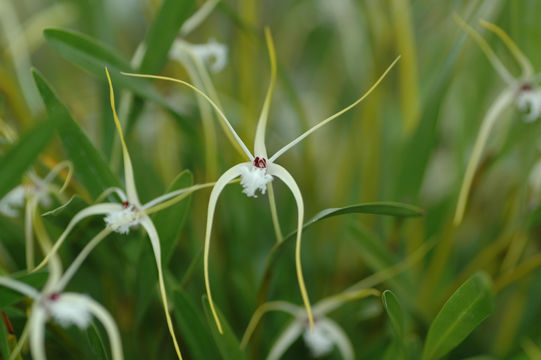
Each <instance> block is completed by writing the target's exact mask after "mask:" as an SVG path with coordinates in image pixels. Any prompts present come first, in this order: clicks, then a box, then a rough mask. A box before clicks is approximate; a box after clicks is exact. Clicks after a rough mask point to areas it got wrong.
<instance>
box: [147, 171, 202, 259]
mask: <svg viewBox="0 0 541 360" xmlns="http://www.w3.org/2000/svg"><path fill="white" fill-rule="evenodd" d="M192 185H193V175H192V173H191V171H189V170H184V171H182V172H181V173H180V174H179V175H177V177H176V178H175V179H174V180H173V182H172V183H171V185H170V186H169V188H168V189H167V192H171V191H175V190H179V189H184V188H187V187H190V186H192ZM190 199H191V196H190V197H188V198H187V199H184V200H182V201H180V202H179V203H177V204H175V205H173V206H171V207H169V208H167V209H165V210H162V211H160V212H159V213H157V214H156V215H155V216H154V217H153V222H154V225H155V226H156V229H157V230H158V235H159V236H160V244H161V249H162V260H163V262H164V264H167V263H168V261H169V259H171V255H173V250H174V249H175V246H176V244H177V243H178V239H179V235H180V231H181V230H182V226H183V225H184V220H185V219H186V215H187V214H188V209H189V208H190Z"/></svg>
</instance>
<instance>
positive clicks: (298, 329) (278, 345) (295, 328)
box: [267, 320, 305, 360]
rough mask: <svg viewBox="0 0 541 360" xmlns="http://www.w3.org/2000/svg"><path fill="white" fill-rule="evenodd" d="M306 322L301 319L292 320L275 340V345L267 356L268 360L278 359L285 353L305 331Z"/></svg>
mask: <svg viewBox="0 0 541 360" xmlns="http://www.w3.org/2000/svg"><path fill="white" fill-rule="evenodd" d="M304 328H305V327H304V324H303V322H302V321H301V320H294V321H293V322H291V323H290V324H289V325H288V326H287V328H286V329H285V330H284V331H283V332H282V333H281V334H280V336H278V339H277V340H276V341H275V343H274V345H272V348H271V350H270V352H269V355H268V356H267V360H278V359H280V358H281V357H282V355H284V354H285V352H286V351H287V349H289V348H290V347H291V345H293V343H294V342H295V340H297V339H298V338H299V336H300V335H301V334H302V332H303V331H304Z"/></svg>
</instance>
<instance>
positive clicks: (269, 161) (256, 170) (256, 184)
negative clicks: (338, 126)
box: [125, 29, 400, 333]
mask: <svg viewBox="0 0 541 360" xmlns="http://www.w3.org/2000/svg"><path fill="white" fill-rule="evenodd" d="M265 37H266V42H267V47H268V51H269V58H270V64H271V79H270V84H269V87H268V90H267V94H266V97H265V101H264V103H263V109H262V110H261V114H260V116H259V121H258V124H257V128H256V134H255V144H254V154H252V153H251V152H250V150H248V148H247V147H246V145H245V144H244V142H243V141H242V140H241V139H240V137H239V136H238V134H237V133H236V132H235V130H234V129H233V127H232V126H231V123H230V122H229V120H228V119H227V117H226V116H225V115H224V113H223V112H222V110H220V107H219V106H218V105H216V103H215V102H214V101H213V100H212V99H211V98H210V97H209V96H208V95H206V94H205V93H204V92H203V91H201V90H200V89H198V88H197V87H195V86H193V85H192V84H190V83H187V82H185V81H182V80H178V79H174V78H170V77H166V76H156V75H145V74H126V73H125V75H128V76H136V77H143V78H152V79H161V80H168V81H173V82H176V83H180V84H183V85H185V86H188V87H189V88H191V89H192V90H194V91H195V92H197V93H198V94H199V95H201V96H202V97H204V98H205V99H206V100H207V101H208V102H209V103H210V104H211V105H212V107H213V108H214V109H215V111H216V112H217V114H218V115H219V116H220V118H221V119H222V120H223V122H224V123H225V124H226V125H227V128H228V129H229V131H230V132H231V134H233V136H234V138H235V140H236V141H237V143H238V144H239V145H240V147H241V148H242V150H243V152H244V154H245V155H246V157H247V158H248V159H249V161H247V162H242V163H240V164H237V165H235V166H233V167H231V168H230V169H228V170H227V171H225V172H224V173H223V174H222V176H220V178H219V179H218V180H217V181H216V185H214V187H213V188H212V192H211V194H210V199H209V204H208V211H207V226H206V231H205V245H204V246H205V249H204V257H203V263H204V265H203V266H204V277H205V287H206V292H207V296H208V299H209V304H210V308H211V312H212V315H213V317H214V320H215V322H216V326H217V327H218V330H219V332H220V333H221V332H222V327H221V324H220V320H219V318H218V315H217V313H216V310H215V308H214V302H213V300H212V295H211V290H210V281H209V271H208V264H209V248H210V238H211V232H212V222H213V220H214V212H215V209H216V203H217V201H218V197H219V195H220V193H221V192H222V191H223V189H224V188H225V186H226V185H227V184H228V183H229V182H230V181H232V180H233V179H236V178H238V177H240V179H241V186H242V187H243V192H244V193H245V194H246V195H247V196H253V197H256V195H257V191H260V192H261V193H262V194H264V193H265V190H266V188H267V186H270V183H271V181H272V180H273V179H274V178H275V177H276V178H278V179H280V180H282V181H283V182H284V183H285V184H286V186H287V187H288V188H289V190H290V191H291V193H292V194H293V197H294V198H295V201H296V203H297V210H298V220H297V239H296V246H295V263H296V272H297V280H298V283H299V288H300V292H301V296H302V299H303V302H304V305H305V307H306V312H307V318H308V321H309V323H310V325H311V327H313V324H314V321H313V316H312V310H311V307H310V301H309V299H308V294H307V291H306V285H305V283H304V277H303V274H302V266H301V236H302V226H303V219H304V203H303V199H302V194H301V191H300V189H299V187H298V185H297V183H296V182H295V180H294V179H293V176H291V174H290V173H289V171H287V170H286V169H285V168H284V167H282V166H281V165H279V164H277V163H276V160H277V159H278V158H279V157H280V156H281V155H283V154H284V153H285V152H286V151H288V150H289V149H291V148H292V147H293V146H295V145H296V144H298V143H299V142H300V141H302V140H303V139H304V138H305V137H307V136H308V135H310V134H311V133H313V132H314V131H316V130H318V129H319V128H321V127H322V126H324V125H326V124H328V123H329V122H330V121H332V120H334V119H336V118H337V117H338V116H340V115H342V114H343V113H345V112H347V111H348V110H350V109H352V108H353V107H355V106H356V105H357V104H359V103H360V102H361V101H362V100H364V99H365V98H366V97H367V96H368V95H369V94H370V93H371V92H372V91H373V90H374V89H375V88H376V87H377V85H378V84H379V83H380V82H381V81H382V80H383V78H384V77H385V76H386V75H387V73H388V72H389V71H390V70H391V68H392V67H393V66H394V65H395V64H396V62H397V61H398V59H399V58H400V57H398V58H396V59H395V60H394V61H393V62H392V64H391V65H390V66H389V67H388V68H387V69H386V70H385V72H384V73H383V74H382V75H381V76H380V77H379V79H378V80H377V81H376V82H375V83H374V84H373V85H372V86H371V87H370V89H369V90H368V91H367V92H366V93H365V94H364V95H363V96H361V97H360V98H359V99H357V100H356V101H355V102H354V103H352V104H351V105H349V106H348V107H346V108H344V109H342V110H340V111H339V112H337V113H336V114H334V115H332V116H330V117H328V118H327V119H325V120H323V121H321V122H320V123H318V124H317V125H315V126H314V127H312V128H311V129H309V130H308V131H306V132H305V133H303V134H302V135H300V136H299V137H297V138H296V139H294V140H293V141H291V142H290V143H289V144H287V145H285V146H284V147H282V148H281V149H280V150H278V151H277V152H276V153H275V154H274V155H272V156H270V157H269V156H268V154H267V149H266V146H265V129H266V125H267V118H268V114H269V108H270V104H271V99H272V94H273V91H274V85H275V82H276V57H275V52H274V44H273V42H272V37H271V34H270V31H269V30H268V29H265ZM269 189H271V188H270V187H269Z"/></svg>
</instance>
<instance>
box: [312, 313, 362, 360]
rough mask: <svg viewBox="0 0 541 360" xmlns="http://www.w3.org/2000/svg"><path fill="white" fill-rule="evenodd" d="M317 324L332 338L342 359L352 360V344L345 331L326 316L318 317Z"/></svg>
mask: <svg viewBox="0 0 541 360" xmlns="http://www.w3.org/2000/svg"><path fill="white" fill-rule="evenodd" d="M317 326H319V327H321V330H322V331H324V333H325V334H326V335H327V336H328V337H329V338H330V339H331V340H332V342H333V343H334V344H335V345H336V347H337V348H338V350H339V352H340V354H341V355H342V359H344V360H353V358H354V355H353V345H351V341H349V339H348V337H347V335H346V333H344V330H342V328H341V327H340V326H338V324H337V323H335V322H334V321H332V320H331V319H328V318H323V319H320V320H319V322H318V324H317Z"/></svg>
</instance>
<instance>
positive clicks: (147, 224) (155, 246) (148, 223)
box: [141, 215, 182, 360]
mask: <svg viewBox="0 0 541 360" xmlns="http://www.w3.org/2000/svg"><path fill="white" fill-rule="evenodd" d="M141 225H143V227H144V228H145V230H146V232H147V235H148V237H149V239H150V243H151V245H152V250H153V251H154V257H155V258H156V267H157V268H158V284H159V287H160V296H161V298H162V305H163V310H164V311H165V320H166V321H167V328H168V329H169V334H170V335H171V339H172V340H173V345H174V346H175V351H176V353H177V357H178V359H179V360H182V355H181V353H180V347H179V346H178V342H177V337H176V335H175V329H174V328H173V322H172V321H171V315H169V309H168V306H167V293H166V291H165V282H164V280H163V269H162V254H161V250H160V238H159V236H158V232H157V231H156V227H155V226H154V224H153V223H152V220H150V218H149V217H148V216H146V215H144V216H143V218H142V219H141Z"/></svg>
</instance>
